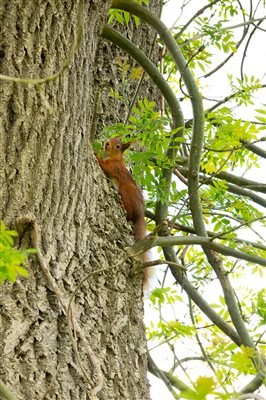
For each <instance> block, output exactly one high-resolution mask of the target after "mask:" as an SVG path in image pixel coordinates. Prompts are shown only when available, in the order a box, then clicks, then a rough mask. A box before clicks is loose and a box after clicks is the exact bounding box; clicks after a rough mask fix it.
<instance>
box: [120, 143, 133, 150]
mask: <svg viewBox="0 0 266 400" xmlns="http://www.w3.org/2000/svg"><path fill="white" fill-rule="evenodd" d="M131 144H132V142H127V143H122V147H121V150H122V153H124V151H125V150H127V149H128V148H129V147H130V146H131Z"/></svg>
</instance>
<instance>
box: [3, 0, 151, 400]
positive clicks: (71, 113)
mask: <svg viewBox="0 0 266 400" xmlns="http://www.w3.org/2000/svg"><path fill="white" fill-rule="evenodd" d="M33 3H34V2H33ZM33 3H32V2H22V1H19V0H16V1H11V2H10V1H9V0H2V1H1V6H0V7H1V9H0V27H1V28H0V29H1V30H2V33H1V36H2V42H1V43H0V57H1V66H0V69H1V70H0V73H1V74H4V75H7V76H10V77H16V78H23V79H33V78H46V77H50V80H48V81H47V82H45V83H43V84H42V83H40V84H38V85H36V84H29V83H19V82H13V81H3V80H2V81H0V89H1V105H0V111H1V128H0V130H1V167H2V168H1V178H2V179H1V182H2V183H1V186H2V191H1V203H0V218H1V219H3V220H4V221H5V223H6V225H7V226H8V227H11V228H14V227H15V226H16V227H17V229H18V230H19V233H20V237H19V241H18V245H19V246H20V247H25V246H26V247H31V246H33V244H34V243H33V242H32V239H31V237H32V233H33V232H34V226H37V229H38V235H39V239H38V240H39V242H38V243H39V249H40V253H39V254H38V257H36V256H32V257H30V261H29V265H28V271H29V278H28V279H23V278H18V280H17V281H16V283H15V284H13V285H12V284H9V283H5V284H4V285H3V286H2V287H1V332H0V336H1V348H0V353H1V355H2V359H1V363H2V366H1V368H0V378H1V379H2V380H3V382H5V383H6V385H7V386H8V387H9V388H10V389H11V390H12V391H13V393H14V394H15V395H16V396H17V398H18V399H28V400H31V399H42V398H44V397H45V398H47V399H60V400H67V399H71V400H74V399H89V398H93V397H92V394H91V393H92V392H93V388H95V386H97V385H98V387H99V392H98V394H97V397H95V398H98V399H108V400H112V399H116V400H118V399H123V400H125V399H130V400H134V399H136V400H140V399H144V400H145V399H148V398H149V395H148V383H147V377H146V372H147V360H146V353H145V352H146V342H145V332H144V325H143V300H142V297H143V296H142V282H141V280H142V278H141V276H140V275H136V276H133V277H132V273H131V267H132V264H131V261H130V260H128V261H125V262H123V263H122V264H121V265H120V267H119V268H118V269H111V267H112V266H113V265H114V264H115V263H116V262H117V260H118V259H119V257H120V258H121V257H122V256H125V255H126V252H125V248H126V247H127V246H130V245H131V244H132V242H133V239H132V235H131V228H130V226H129V225H128V223H127V222H126V218H125V214H124V211H123V210H122V208H121V207H120V205H119V200H118V199H117V196H116V195H115V194H114V191H113V189H112V188H111V187H110V185H109V184H108V182H107V180H106V178H105V177H104V175H103V173H102V171H101V170H100V168H99V166H98V165H97V162H96V161H95V157H94V155H93V151H92V148H91V144H90V140H91V135H92V134H93V135H94V134H95V121H96V119H97V118H96V114H97V112H98V111H97V109H96V108H97V107H95V104H94V103H95V93H96V92H97V86H101V85H102V86H103V85H104V84H105V81H104V79H106V75H108V71H106V70H105V72H104V69H105V65H104V63H103V61H104V57H103V54H104V53H103V52H102V50H100V49H99V39H100V35H101V28H102V26H103V24H104V23H105V21H106V16H107V11H108V8H109V6H110V1H95V0H94V1H93V0H90V1H87V2H85V4H84V7H83V9H81V8H80V6H79V4H78V2H77V1H74V0H73V1H70V0H66V1H64V2H63V1H55V0H51V1H49V2H36V3H35V4H34V5H33ZM81 27H82V30H83V33H82V35H81V39H79V35H80V34H81ZM138 34H139V35H140V37H141V38H142V39H141V40H142V41H143V42H145V41H146V38H147V32H145V30H144V31H141V30H140V33H138ZM104 46H105V49H106V45H104ZM97 51H98V53H97ZM110 60H111V57H110V55H109V56H108V65H110ZM68 61H69V62H68ZM68 64H70V66H68ZM64 65H65V66H66V67H67V68H66V69H65V70H64V71H61V73H60V74H59V77H57V78H56V79H53V74H55V73H56V72H58V71H60V69H61V68H62V66H64ZM101 72H102V76H101V75H99V74H101ZM114 75H115V73H114V71H112V76H111V77H109V79H110V80H111V79H113V78H114ZM102 102H103V104H104V113H105V117H104V118H102V119H101V120H100V122H101V124H104V122H105V121H108V115H110V114H112V113H113V110H112V109H111V101H110V99H109V98H108V96H105V97H103V100H102ZM99 108H100V111H101V110H103V106H102V103H100V106H99ZM115 108H116V112H117V113H116V114H115V115H116V116H115V119H116V120H119V115H120V114H118V110H117V106H115ZM95 110H96V111H95ZM92 131H93V132H92ZM34 219H36V221H37V225H35V223H34V222H33V221H34ZM22 221H24V222H23V223H22ZM35 244H36V243H35ZM42 260H43V262H44V264H46V265H47V267H48V270H49V271H48V273H49V272H50V274H51V276H52V278H53V279H54V282H53V280H50V281H49V277H48V278H47V276H46V277H45V275H44V272H43V269H42V267H41V262H42ZM108 267H110V269H108V270H107V271H103V272H99V273H96V271H97V270H98V269H102V268H108ZM92 272H93V275H91V276H90V277H89V278H88V279H87V280H86V281H85V282H84V283H83V285H82V286H81V288H80V289H79V290H78V291H77V293H76V295H75V298H74V312H75V315H74V318H76V320H77V323H78V326H79V328H80V329H81V331H82V332H83V333H84V337H83V338H82V335H80V332H79V330H78V328H77V327H76V334H77V347H78V352H79V354H80V357H81V361H82V362H83V365H84V366H85V370H86V374H87V376H88V378H89V383H88V382H87V379H86V378H85V377H84V374H83V373H82V371H81V369H80V366H79V363H78V360H77V356H76V354H75V352H74V350H73V345H72V342H71V340H70V335H69V332H68V325H67V319H66V315H65V311H66V310H65V308H64V307H63V306H62V304H61V303H60V301H59V298H58V295H56V290H55V288H56V289H57V290H58V291H59V293H60V296H62V298H61V300H62V299H63V302H64V301H65V302H66V303H68V301H69V299H70V296H71V294H72V293H73V292H74V290H75V288H76V287H77V285H78V284H79V283H80V281H81V280H82V278H84V277H85V276H86V275H87V274H88V273H92ZM74 341H75V338H74ZM86 341H87V345H86ZM88 348H89V350H88ZM99 370H100V372H99ZM101 374H103V376H102V377H101ZM101 378H103V383H101ZM100 389H101V390H100ZM96 392H97V390H95V393H96Z"/></svg>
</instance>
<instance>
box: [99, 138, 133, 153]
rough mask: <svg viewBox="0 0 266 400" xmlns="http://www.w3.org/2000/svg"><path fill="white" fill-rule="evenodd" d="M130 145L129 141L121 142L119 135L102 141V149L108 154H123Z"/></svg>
mask: <svg viewBox="0 0 266 400" xmlns="http://www.w3.org/2000/svg"><path fill="white" fill-rule="evenodd" d="M130 145H131V142H127V143H123V142H122V140H121V139H120V138H119V137H115V138H111V139H109V140H107V142H105V143H104V150H105V152H106V153H107V154H108V155H109V156H111V157H112V156H117V155H119V154H123V153H124V151H125V150H127V149H128V148H129V147H130Z"/></svg>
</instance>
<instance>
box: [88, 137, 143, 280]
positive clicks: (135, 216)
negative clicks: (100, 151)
mask: <svg viewBox="0 0 266 400" xmlns="http://www.w3.org/2000/svg"><path fill="white" fill-rule="evenodd" d="M130 145H131V143H129V142H128V143H123V142H122V141H121V139H120V138H118V137H115V138H111V139H109V140H107V142H106V143H105V144H104V152H105V156H104V158H99V157H98V156H97V155H96V158H97V160H98V162H99V165H100V167H101V168H102V170H103V171H104V172H105V173H106V175H107V176H108V177H109V178H111V180H112V182H113V183H114V184H115V186H116V187H117V188H118V192H119V194H120V196H121V200H122V205H123V206H124V208H125V210H126V213H127V219H128V220H130V221H132V222H133V235H134V239H135V241H137V240H141V239H144V237H145V236H146V223H145V219H144V199H143V195H142V192H141V190H140V189H139V188H138V187H137V185H136V184H135V182H134V180H133V177H132V175H131V173H130V172H129V171H128V169H127V168H126V165H125V163H124V159H123V153H124V151H125V150H127V149H128V148H129V147H130ZM145 259H146V257H145V255H144V257H143V261H146V260H145ZM149 269H150V268H145V269H144V287H147V284H148V280H149V275H150V274H149V273H148V272H149V271H148V270H149Z"/></svg>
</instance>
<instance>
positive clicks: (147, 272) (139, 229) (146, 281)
mask: <svg viewBox="0 0 266 400" xmlns="http://www.w3.org/2000/svg"><path fill="white" fill-rule="evenodd" d="M133 235H134V239H135V242H136V241H137V240H141V239H144V238H145V237H146V236H147V232H146V223H145V219H144V217H143V218H139V219H138V220H137V221H136V222H135V223H134V225H133ZM142 261H143V262H144V263H145V262H149V261H151V254H150V252H149V251H146V252H145V253H144V254H143V256H142ZM143 274H144V277H143V289H144V290H147V289H149V285H150V282H151V278H152V276H153V274H154V269H153V268H152V267H147V268H144V271H143Z"/></svg>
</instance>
